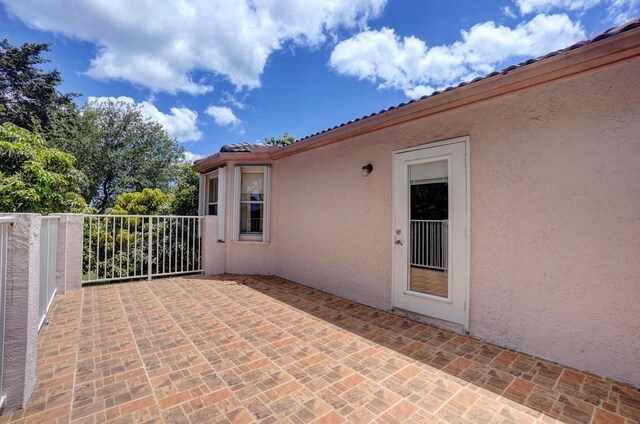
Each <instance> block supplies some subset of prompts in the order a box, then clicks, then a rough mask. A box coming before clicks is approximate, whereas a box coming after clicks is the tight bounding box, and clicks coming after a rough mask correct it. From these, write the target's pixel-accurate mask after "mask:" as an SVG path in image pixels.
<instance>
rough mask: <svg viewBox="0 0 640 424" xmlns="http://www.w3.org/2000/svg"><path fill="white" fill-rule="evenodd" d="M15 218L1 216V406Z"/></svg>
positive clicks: (1, 400)
mask: <svg viewBox="0 0 640 424" xmlns="http://www.w3.org/2000/svg"><path fill="white" fill-rule="evenodd" d="M12 224H13V218H12V217H7V216H2V217H0V407H1V406H2V404H3V403H4V394H5V392H4V386H3V385H2V382H3V380H4V379H3V367H2V364H3V362H4V317H5V304H6V300H5V299H6V293H7V247H8V245H9V234H10V232H11V226H12Z"/></svg>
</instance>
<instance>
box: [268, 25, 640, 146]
mask: <svg viewBox="0 0 640 424" xmlns="http://www.w3.org/2000/svg"><path fill="white" fill-rule="evenodd" d="M638 56H640V28H635V29H632V30H629V31H627V32H623V33H620V34H618V35H616V36H613V37H610V38H606V39H603V40H600V41H598V42H594V43H591V44H588V45H586V46H582V47H579V48H576V49H574V50H569V51H565V52H563V53H559V54H557V55H556V56H553V57H549V58H545V59H543V60H540V61H538V62H536V63H533V64H531V65H528V66H524V67H521V68H517V69H514V70H512V71H509V72H508V73H505V74H501V75H496V76H494V77H491V78H486V79H484V80H482V81H478V82H476V83H473V84H468V85H465V86H462V87H457V88H454V89H452V90H450V91H446V92H443V93H441V94H439V95H437V96H433V97H427V98H425V99H423V100H419V101H416V102H414V103H411V104H407V105H404V106H401V107H398V108H396V109H393V110H388V111H385V112H381V113H379V114H377V115H374V116H370V117H368V118H364V119H361V120H359V121H356V122H352V123H348V124H345V125H342V126H340V127H338V128H333V129H330V130H327V131H325V132H322V133H320V134H316V135H313V136H311V137H309V138H307V139H304V140H300V141H298V142H296V143H293V144H290V145H288V146H285V147H284V148H282V149H279V150H278V151H275V152H274V153H273V155H272V157H273V159H279V158H282V157H286V156H290V155H294V154H297V153H301V152H304V151H307V150H310V149H315V148H318V147H321V146H325V145H328V144H331V143H335V142H338V141H341V140H344V139H347V138H352V137H356V136H359V135H362V134H366V133H369V132H372V131H377V130H380V129H383V128H387V127H390V126H394V125H398V124H401V123H404V122H407V121H411V120H414V119H417V118H423V117H426V116H430V115H434V114H437V113H442V112H446V111H449V110H453V109H456V108H459V107H463V106H467V105H469V104H472V103H477V102H480V101H484V100H488V99H491V98H495V97H499V96H503V95H506V94H511V93H515V92H517V91H520V90H524V89H527V88H531V87H535V86H537V85H540V84H545V83H549V82H552V81H556V80H561V79H564V78H567V77H571V76H575V75H578V74H582V73H585V72H588V71H591V70H594V69H598V68H602V67H605V66H610V65H613V64H615V63H619V62H622V61H625V60H630V59H633V58H637V57H638Z"/></svg>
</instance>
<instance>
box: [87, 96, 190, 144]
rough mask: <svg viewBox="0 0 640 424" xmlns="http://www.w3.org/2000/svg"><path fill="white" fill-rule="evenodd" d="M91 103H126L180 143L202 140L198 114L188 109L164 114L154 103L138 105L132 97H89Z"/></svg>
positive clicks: (175, 108) (179, 108) (172, 110)
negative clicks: (136, 108)
mask: <svg viewBox="0 0 640 424" xmlns="http://www.w3.org/2000/svg"><path fill="white" fill-rule="evenodd" d="M88 101H89V102H103V101H112V102H125V103H129V104H132V105H134V106H136V107H138V108H139V109H140V112H142V114H143V115H144V116H145V117H146V118H149V119H151V120H152V121H156V122H157V123H159V124H160V125H162V127H163V128H164V129H165V130H166V131H167V133H168V134H169V136H170V137H175V138H176V139H177V140H178V141H197V140H200V139H201V138H202V133H201V132H200V130H199V129H198V124H197V119H198V113H197V112H195V111H193V110H191V109H189V108H186V107H172V108H171V109H170V111H171V113H163V112H161V111H160V110H158V108H157V107H155V106H154V105H153V104H152V103H150V102H147V101H143V102H140V103H136V102H135V101H134V100H133V99H132V98H131V97H126V96H120V97H89V98H88Z"/></svg>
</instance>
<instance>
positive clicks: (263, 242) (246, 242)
mask: <svg viewBox="0 0 640 424" xmlns="http://www.w3.org/2000/svg"><path fill="white" fill-rule="evenodd" d="M230 243H231V244H257V245H265V246H266V245H269V244H271V242H269V241H257V240H237V241H232V242H230Z"/></svg>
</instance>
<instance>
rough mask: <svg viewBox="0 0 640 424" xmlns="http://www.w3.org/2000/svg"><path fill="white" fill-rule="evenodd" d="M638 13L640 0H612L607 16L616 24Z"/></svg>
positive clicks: (628, 19) (626, 20)
mask: <svg viewBox="0 0 640 424" xmlns="http://www.w3.org/2000/svg"><path fill="white" fill-rule="evenodd" d="M638 14H640V0H613V1H612V2H611V5H610V6H609V9H608V18H609V20H610V21H611V22H613V23H614V24H616V25H620V24H623V23H625V22H628V21H630V20H631V19H633V18H635V17H636V16H638Z"/></svg>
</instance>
